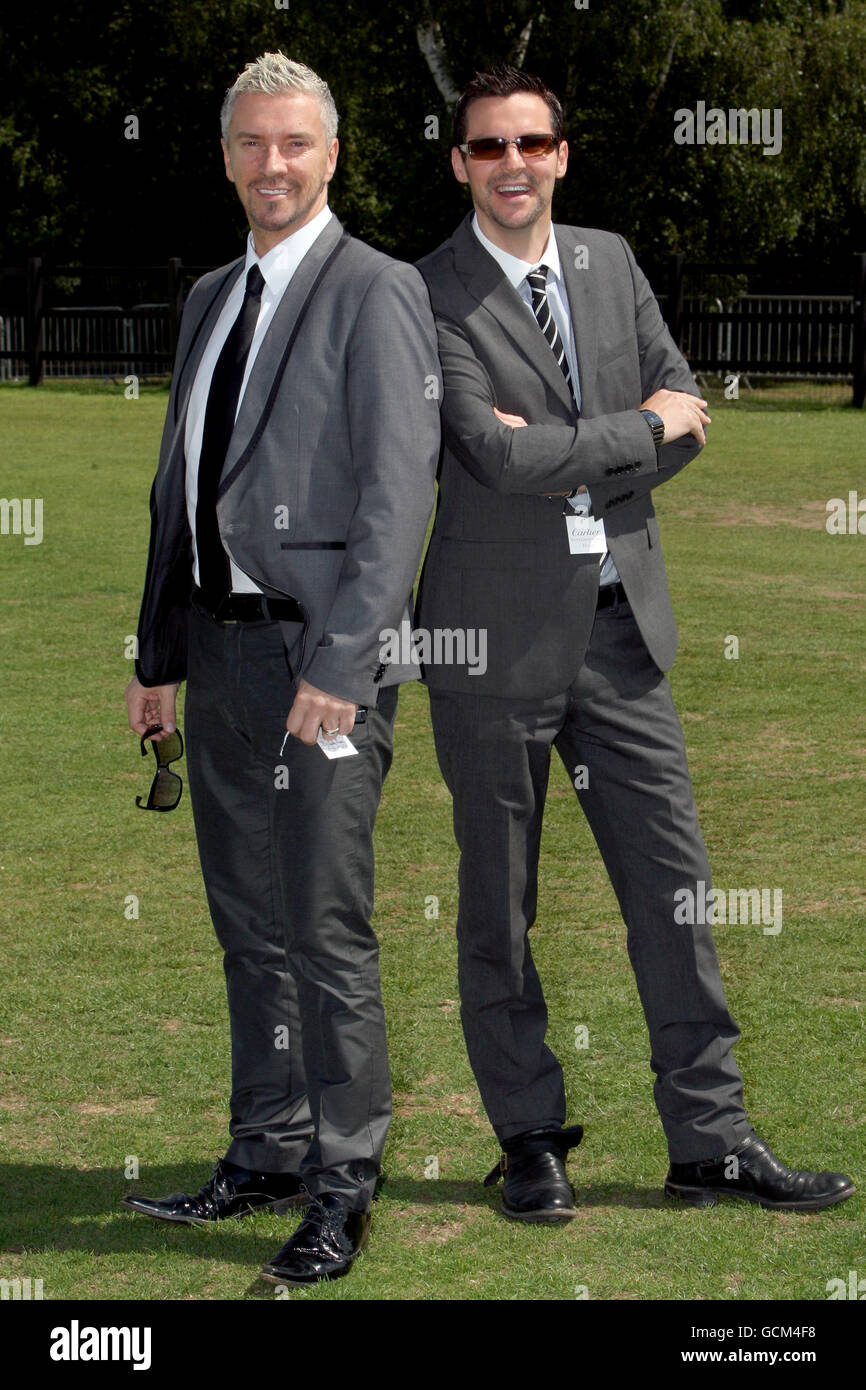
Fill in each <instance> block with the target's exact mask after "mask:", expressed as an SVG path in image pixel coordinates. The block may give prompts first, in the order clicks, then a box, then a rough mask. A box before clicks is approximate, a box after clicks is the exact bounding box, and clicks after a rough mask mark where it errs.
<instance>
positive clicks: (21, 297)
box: [0, 253, 866, 407]
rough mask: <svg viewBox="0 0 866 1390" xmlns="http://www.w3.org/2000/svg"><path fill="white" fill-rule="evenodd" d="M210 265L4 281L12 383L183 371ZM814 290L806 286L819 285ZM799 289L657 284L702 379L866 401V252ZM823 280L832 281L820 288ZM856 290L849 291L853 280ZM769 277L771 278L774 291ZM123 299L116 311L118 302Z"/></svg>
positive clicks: (678, 277) (678, 263)
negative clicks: (813, 386) (196, 300)
mask: <svg viewBox="0 0 866 1390" xmlns="http://www.w3.org/2000/svg"><path fill="white" fill-rule="evenodd" d="M207 269H209V267H206V266H184V265H183V263H182V262H181V260H180V259H179V258H178V257H174V258H173V259H172V260H170V261H169V262H168V264H167V265H164V266H141V267H136V268H125V267H117V266H88V267H82V266H55V267H53V268H48V267H46V266H45V265H44V263H43V261H42V260H41V259H40V258H38V257H33V258H31V259H30V260H29V261H28V262H27V267H26V269H24V268H22V267H13V268H11V269H9V270H4V271H2V279H0V377H7V378H9V377H12V378H15V379H20V378H22V377H25V376H26V378H27V380H28V381H29V382H30V384H31V385H34V386H35V385H39V383H40V382H41V381H42V380H43V379H44V377H45V376H46V375H48V376H65V377H68V376H116V375H128V374H131V375H136V376H156V375H161V374H166V373H168V372H169V371H170V370H171V364H172V360H173V357H174V352H175V348H176V345H177V333H178V325H179V323H180V315H181V310H182V307H183V302H184V298H185V295H186V293H187V291H188V289H189V286H190V285H191V284H192V283H193V281H194V280H195V279H196V278H197V277H198V275H200V274H202V273H203V272H204V271H205V270H207ZM810 276H811V278H812V282H813V288H812V289H809V288H806V285H808V283H809V278H808V277H810ZM776 278H777V281H778V282H780V283H787V284H790V283H792V282H797V281H798V280H799V281H800V282H802V284H801V289H800V292H799V293H791V292H788V291H786V292H768V291H766V289H765V288H764V285H762V286H761V289H760V292H757V293H755V292H754V285H755V276H754V274H753V268H751V267H746V266H738V267H731V266H727V267H726V266H719V265H715V266H701V265H696V264H688V265H687V264H686V263H685V261H684V259H683V257H682V256H679V255H674V256H671V257H670V258H669V260H668V263H667V266H666V267H664V268H663V269H661V270H660V272H659V274H658V276H657V277H656V279H655V283H656V285H657V287H658V288H660V289H661V287H662V285H664V289H663V290H662V292H661V293H660V294H659V302H660V303H661V306H662V311H663V313H664V314H665V317H666V319H667V323H668V326H669V328H670V330H671V333H672V335H673V337H674V339H675V341H677V342H678V343H679V344H680V346H681V348H682V350H683V352H684V353H685V355H686V357H687V358H688V361H689V365H690V366H691V368H692V370H693V371H694V372H696V373H706V374H713V375H722V374H728V373H733V374H734V375H736V376H741V375H749V374H751V375H754V376H763V377H774V378H778V377H790V378H797V379H811V380H822V381H827V380H835V381H837V382H849V383H850V384H851V387H852V392H853V396H852V400H853V404H854V405H855V406H858V407H862V406H863V405H864V403H866V253H858V254H857V255H855V256H854V257H853V258H852V262H851V263H849V266H848V267H847V268H846V269H845V270H843V271H842V274H841V276H840V267H833V268H831V270H830V271H829V273H828V272H827V271H825V272H823V275H822V274H819V273H817V272H816V271H815V269H814V267H809V266H808V265H806V266H803V265H801V266H800V267H799V269H798V270H792V269H791V268H790V267H786V268H785V270H784V271H781V270H780V271H779V272H777V276H776ZM822 278H823V280H824V285H823V286H821V287H819V285H818V283H817V282H818V281H820V280H821V279H822ZM845 282H847V284H846V283H845ZM765 283H766V272H764V284H765ZM107 298H111V299H115V300H117V301H118V302H115V303H106V299H107Z"/></svg>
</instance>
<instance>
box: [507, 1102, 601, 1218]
mask: <svg viewBox="0 0 866 1390" xmlns="http://www.w3.org/2000/svg"><path fill="white" fill-rule="evenodd" d="M582 1138H583V1129H582V1128H581V1126H580V1125H572V1126H571V1127H570V1128H569V1129H530V1130H527V1131H526V1133H525V1134H517V1135H515V1136H514V1138H513V1139H506V1140H505V1141H504V1143H503V1145H502V1157H501V1158H500V1160H499V1162H498V1163H497V1165H496V1167H495V1168H491V1170H490V1172H489V1173H488V1174H487V1177H486V1178H485V1179H484V1186H485V1187H491V1186H492V1185H493V1184H494V1183H497V1182H498V1181H499V1179H500V1177H504V1179H505V1188H504V1191H503V1195H502V1214H503V1216H508V1217H510V1218H511V1219H512V1221H534V1222H537V1223H539V1224H540V1225H544V1226H557V1225H558V1224H559V1223H560V1222H561V1221H571V1219H572V1217H574V1216H576V1214H577V1213H576V1212H575V1210H574V1191H573V1189H572V1186H571V1183H570V1182H569V1181H568V1178H567V1177H566V1176H565V1164H564V1161H563V1160H564V1159H565V1155H566V1154H567V1153H568V1151H569V1149H576V1148H577V1146H578V1144H579V1143H580V1141H581V1139H582Z"/></svg>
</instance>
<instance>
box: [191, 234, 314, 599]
mask: <svg viewBox="0 0 866 1390" xmlns="http://www.w3.org/2000/svg"><path fill="white" fill-rule="evenodd" d="M330 220H331V209H330V208H329V207H324V208H322V211H321V212H319V213H317V214H316V216H315V217H314V218H312V220H311V221H310V222H305V223H304V225H303V227H299V228H298V230H297V231H296V232H292V233H291V234H290V235H289V236H287V237H285V238H284V240H283V241H281V242H279V244H278V245H277V246H274V247H273V248H272V250H270V251H268V252H267V254H266V255H264V256H262V257H261V258H259V257H258V256H257V255H256V249H255V246H254V245H253V236H252V232H250V234H249V236H248V238H247V254H246V263H245V265H244V269H243V273H242V274H241V275H239V276H238V280H237V283H236V284H235V285H234V287H233V288H232V292H231V294H230V295H229V297H228V299H227V300H226V302H225V304H224V305H223V308H222V312H221V314H220V316H219V318H218V319H217V321H216V325H215V327H214V330H213V333H212V334H211V336H210V340H209V341H208V345H207V347H206V348H205V350H204V353H203V355H202V359H201V362H200V363H199V368H198V371H197V372H196V375H195V381H194V382H193V387H192V392H191V394H190V398H189V409H188V410H187V415H186V435H185V437H184V448H185V453H186V511H187V516H188V517H189V528H190V530H191V532H192V554H193V575H194V577H195V582H196V584H198V583H199V568H198V553H197V550H196V543H195V507H196V501H197V499H198V465H199V458H200V455H201V441H202V435H203V434H204V418H205V412H206V410H207V398H208V392H209V391H210V384H211V378H212V377H213V373H214V367H215V366H216V364H217V359H218V357H219V355H220V353H221V352H222V349H223V346H224V344H225V340H226V338H227V337H228V335H229V331H230V329H231V326H232V324H233V323H234V321H235V319H236V318H237V316H238V314H239V313H240V311H241V305H242V304H243V302H244V294H245V292H246V281H247V275H248V273H249V269H250V266H253V265H258V268H259V270H260V271H261V273H262V278H263V279H264V282H265V287H264V289H263V290H262V299H261V307H260V309H259V317H258V319H257V321H256V330H255V333H254V334H253V341H252V343H251V344H250V351H249V356H248V357H247V364H246V369H245V371H244V379H243V381H242V383H241V389H240V394H239V396H238V407H237V410H236V411H235V419H237V417H238V411H239V410H240V408H241V401H242V400H243V398H244V392H245V391H246V389H247V382H248V381H249V379H250V372H251V371H252V369H253V363H254V362H255V360H256V356H257V355H258V351H259V348H260V347H261V345H262V341H263V340H264V336H265V333H266V332H267V330H268V327H269V326H270V323H271V320H272V319H273V316H274V314H275V313H276V311H277V308H278V306H279V303H280V300H281V299H282V297H283V295H284V294H285V292H286V289H287V288H288V285H289V283H290V281H291V278H292V276H293V275H294V273H295V271H296V270H297V268H298V266H299V265H300V264H301V261H302V260H303V259H304V256H306V254H307V252H308V251H309V249H310V247H311V246H312V245H313V243H314V241H316V239H317V237H318V236H319V235H320V234H321V232H323V231H324V229H325V227H327V225H328V223H329V222H330ZM229 564H230V566H231V582H232V592H233V593H243V594H259V593H261V589H260V588H259V586H258V585H257V584H254V583H253V581H252V579H250V577H249V575H248V574H245V573H244V572H243V570H241V569H238V567H237V565H236V564H235V563H234V561H233V560H232V559H231V558H230V557H229Z"/></svg>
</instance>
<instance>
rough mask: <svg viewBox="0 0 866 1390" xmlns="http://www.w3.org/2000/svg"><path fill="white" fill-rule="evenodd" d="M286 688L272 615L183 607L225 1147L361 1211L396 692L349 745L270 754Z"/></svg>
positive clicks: (380, 1137) (383, 1097) (288, 698)
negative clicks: (378, 848)
mask: <svg viewBox="0 0 866 1390" xmlns="http://www.w3.org/2000/svg"><path fill="white" fill-rule="evenodd" d="M299 630H300V629H299ZM294 655H296V653H295V652H294V651H290V652H289V653H288V656H289V657H291V656H294ZM294 689H295V687H294V684H293V681H292V678H291V674H290V670H289V666H288V662H287V652H286V648H285V646H284V643H283V639H282V634H281V629H280V625H279V624H278V623H255V624H250V623H238V624H219V623H215V622H213V621H212V620H211V619H210V618H208V617H207V616H205V615H204V614H202V613H200V612H198V611H197V610H196V609H193V612H192V614H191V632H190V642H189V672H188V682H187V694H186V713H185V723H186V740H187V744H186V753H187V769H188V774H189V786H190V796H191V799H192V806H193V813H194V818H195V828H196V837H197V840H198V848H199V855H200V858H201V866H202V873H203V876H204V882H205V887H206V890H207V897H208V903H209V906H210V911H211V916H212V918H213V924H214V928H215V930H216V934H217V938H218V940H219V942H220V945H221V946H222V947H223V951H224V953H225V954H224V965H225V976H226V987H227V991H228V1006H229V1017H230V1023H231V1046H232V1094H231V1122H230V1126H229V1128H230V1132H231V1134H232V1143H231V1145H230V1147H229V1149H228V1152H227V1154H226V1157H227V1158H228V1159H229V1160H230V1161H231V1162H233V1163H237V1164H240V1165H241V1166H243V1167H246V1168H250V1169H254V1170H257V1171H263V1172H291V1173H299V1174H300V1175H301V1177H302V1178H303V1179H304V1182H305V1184H306V1186H307V1187H308V1189H309V1190H310V1191H311V1192H312V1193H314V1194H315V1193H321V1192H338V1193H340V1194H341V1195H342V1196H343V1197H344V1198H345V1200H346V1201H347V1202H348V1204H349V1205H350V1206H352V1207H354V1208H356V1209H359V1210H365V1209H366V1208H367V1207H369V1204H370V1201H371V1200H372V1196H373V1192H374V1189H375V1183H376V1177H377V1174H378V1172H379V1164H380V1160H381V1157H382V1150H383V1148H384V1145H385V1137H386V1135H387V1132H388V1126H389V1123H390V1119H391V1087H390V1077H389V1071H388V1054H387V1041H386V1033H385V1016H384V1010H383V1007H382V997H381V991H380V985H379V965H378V944H377V941H376V937H375V934H374V932H373V930H372V928H371V926H370V915H371V912H372V908H373V841H372V835H373V825H374V821H375V818H376V811H377V809H378V804H379V797H380V794H381V789H382V784H383V781H384V778H385V775H386V773H387V771H388V768H389V766H390V763H391V735H392V726H393V721H394V715H395V712H396V706H397V688H396V686H394V687H391V688H389V689H387V690H383V691H382V693H381V696H380V699H379V706H378V708H371V709H370V710H369V711H368V714H367V720H366V723H361V724H356V726H355V729H354V730H353V733H352V735H351V737H352V742H353V743H354V744H355V746H356V747H357V748H358V750H359V752H358V756H357V757H348V758H341V759H335V760H329V759H328V758H326V757H325V755H324V753H323V752H322V751H321V749H320V748H318V747H316V746H313V747H308V746H306V745H304V744H302V743H300V742H299V740H298V739H296V738H289V739H288V740H287V741H286V744H285V749H284V750H283V752H282V754H281V753H280V748H281V745H282V743H283V739H284V736H285V722H286V715H287V714H288V711H289V708H290V706H291V703H292V700H293V698H294ZM286 783H288V785H286Z"/></svg>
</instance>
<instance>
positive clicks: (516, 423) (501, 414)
mask: <svg viewBox="0 0 866 1390" xmlns="http://www.w3.org/2000/svg"><path fill="white" fill-rule="evenodd" d="M493 414H494V415H495V416H496V418H497V420H501V421H502V423H503V425H510V426H511V428H512V429H513V430H519V429H520V427H521V425H525V424H526V421H525V420H524V418H523V416H522V415H506V413H505V411H504V410H497V409H496V406H494V407H493Z"/></svg>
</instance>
